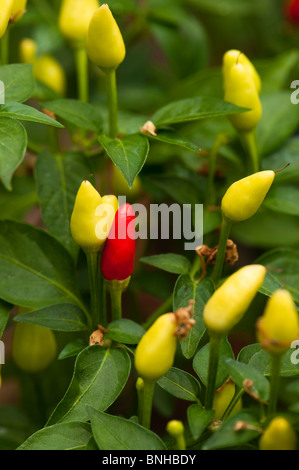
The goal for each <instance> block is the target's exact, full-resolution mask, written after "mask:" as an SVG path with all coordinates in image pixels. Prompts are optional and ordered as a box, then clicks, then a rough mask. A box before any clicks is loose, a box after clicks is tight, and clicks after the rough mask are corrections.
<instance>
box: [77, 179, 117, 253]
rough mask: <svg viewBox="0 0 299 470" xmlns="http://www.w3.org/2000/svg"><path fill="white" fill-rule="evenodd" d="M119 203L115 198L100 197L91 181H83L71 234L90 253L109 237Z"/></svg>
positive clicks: (78, 194)
mask: <svg viewBox="0 0 299 470" xmlns="http://www.w3.org/2000/svg"><path fill="white" fill-rule="evenodd" d="M117 208H118V201H117V198H116V197H115V196H104V197H103V198H102V197H101V196H100V194H99V193H98V191H97V190H96V189H95V188H94V187H93V186H92V184H91V183H89V181H83V183H82V184H81V186H80V188H79V191H78V193H77V197H76V201H75V205H74V210H73V213H72V217H71V233H72V236H73V238H74V240H75V242H76V243H78V245H79V246H81V248H83V249H84V250H85V251H86V252H88V253H95V252H97V251H99V250H100V248H101V246H102V245H103V243H104V242H105V240H106V239H107V237H108V234H109V231H110V228H111V225H112V222H113V219H114V216H115V213H116V210H117Z"/></svg>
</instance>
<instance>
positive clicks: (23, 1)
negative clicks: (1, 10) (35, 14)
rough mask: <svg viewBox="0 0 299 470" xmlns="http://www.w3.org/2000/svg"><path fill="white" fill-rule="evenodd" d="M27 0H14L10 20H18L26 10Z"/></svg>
mask: <svg viewBox="0 0 299 470" xmlns="http://www.w3.org/2000/svg"><path fill="white" fill-rule="evenodd" d="M26 6H27V0H14V4H13V7H12V11H11V17H12V21H18V20H19V19H20V18H22V16H23V14H24V13H25V12H26Z"/></svg>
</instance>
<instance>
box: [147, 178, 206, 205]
mask: <svg viewBox="0 0 299 470" xmlns="http://www.w3.org/2000/svg"><path fill="white" fill-rule="evenodd" d="M148 179H149V181H150V183H151V184H154V185H155V186H156V187H157V188H159V189H160V190H162V191H163V192H165V193H166V194H167V195H168V196H170V197H171V198H172V199H173V200H174V201H176V202H178V203H179V204H198V201H199V198H200V192H199V190H198V188H196V187H194V185H192V184H190V180H189V179H187V178H181V177H179V176H176V175H173V176H172V175H155V176H150V177H149V178H148Z"/></svg>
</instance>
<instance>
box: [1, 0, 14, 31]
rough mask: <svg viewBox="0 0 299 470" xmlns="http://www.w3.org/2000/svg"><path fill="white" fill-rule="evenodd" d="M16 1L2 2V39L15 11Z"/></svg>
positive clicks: (7, 0)
mask: <svg viewBox="0 0 299 470" xmlns="http://www.w3.org/2000/svg"><path fill="white" fill-rule="evenodd" d="M13 4H14V0H0V11H1V14H0V39H1V38H2V37H3V36H4V34H5V32H6V29H7V26H8V23H9V20H10V17H11V12H12V9H13Z"/></svg>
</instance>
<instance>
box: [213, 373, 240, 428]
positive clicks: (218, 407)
mask: <svg viewBox="0 0 299 470" xmlns="http://www.w3.org/2000/svg"><path fill="white" fill-rule="evenodd" d="M235 391H236V386H235V384H234V382H232V380H230V379H228V380H227V381H226V382H225V383H224V384H223V385H222V386H221V387H220V388H218V390H216V392H215V395H214V402H213V410H215V414H214V420H215V421H218V420H221V419H222V417H223V415H224V413H225V411H226V409H227V407H228V405H229V404H230V402H231V400H232V398H233V397H234V395H235ZM241 408H242V399H241V398H240V400H239V401H238V402H237V403H236V405H235V406H234V408H233V410H232V412H231V415H233V414H235V413H237V412H238V411H240V410H241Z"/></svg>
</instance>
